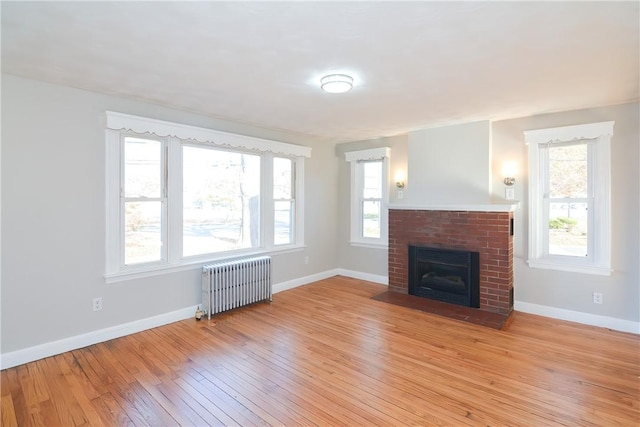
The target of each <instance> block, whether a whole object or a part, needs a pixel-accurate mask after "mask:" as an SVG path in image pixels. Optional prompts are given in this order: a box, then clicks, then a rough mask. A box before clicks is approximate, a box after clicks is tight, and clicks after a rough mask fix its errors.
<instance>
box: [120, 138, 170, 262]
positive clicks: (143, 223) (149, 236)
mask: <svg viewBox="0 0 640 427" xmlns="http://www.w3.org/2000/svg"><path fill="white" fill-rule="evenodd" d="M122 144H123V166H122V190H121V191H122V195H121V215H122V217H123V224H124V227H122V233H123V237H122V239H123V242H124V251H123V254H122V256H123V260H122V264H123V265H136V264H144V263H152V262H161V261H163V260H166V248H165V244H164V241H165V236H166V220H165V218H166V215H165V209H166V197H165V195H166V182H165V178H164V177H165V174H164V171H165V170H166V169H165V162H166V158H165V149H164V141H161V140H152V139H143V138H134V137H130V136H126V137H124V138H123V142H122Z"/></svg>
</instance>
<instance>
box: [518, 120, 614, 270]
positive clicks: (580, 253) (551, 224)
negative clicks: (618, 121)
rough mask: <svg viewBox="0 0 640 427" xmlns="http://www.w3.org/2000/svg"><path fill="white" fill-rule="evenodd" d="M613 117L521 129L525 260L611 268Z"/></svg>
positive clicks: (540, 264) (559, 265)
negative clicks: (525, 150)
mask: <svg viewBox="0 0 640 427" xmlns="http://www.w3.org/2000/svg"><path fill="white" fill-rule="evenodd" d="M613 124H614V123H613V122H605V123H592V124H586V125H578V126H566V127H561V128H552V129H540V130H533V131H527V132H525V141H526V143H527V144H528V145H529V194H530V200H529V260H528V263H529V266H530V267H534V268H550V269H557V270H565V271H576V272H582V273H590V274H601V275H608V274H610V273H611V254H610V252H611V246H610V245H611V243H610V242H611V237H610V234H611V233H610V229H611V227H610V139H611V136H612V135H613Z"/></svg>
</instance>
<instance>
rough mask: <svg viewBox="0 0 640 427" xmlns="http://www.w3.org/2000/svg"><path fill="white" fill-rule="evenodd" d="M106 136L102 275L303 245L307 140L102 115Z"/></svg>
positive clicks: (119, 276)
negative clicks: (267, 137)
mask: <svg viewBox="0 0 640 427" xmlns="http://www.w3.org/2000/svg"><path fill="white" fill-rule="evenodd" d="M106 136H107V137H106V144H107V146H106V148H107V150H106V152H107V167H106V175H107V183H106V190H107V215H106V217H107V218H106V220H107V221H106V222H107V223H106V241H107V250H106V253H107V256H106V278H107V281H109V282H111V281H119V280H125V279H127V278H132V277H145V276H149V275H153V274H158V273H159V272H166V271H167V270H175V269H186V268H193V267H194V266H199V265H201V264H203V263H206V262H211V261H213V260H216V259H222V258H228V257H232V256H240V255H244V254H255V253H264V252H273V251H275V250H280V251H282V250H296V249H298V248H301V247H302V246H303V244H304V236H303V233H302V231H303V229H304V228H303V227H304V226H303V219H304V216H303V212H302V203H301V201H302V199H303V193H302V189H303V188H304V185H303V176H304V159H305V158H306V157H309V156H310V152H311V150H310V149H309V148H308V147H302V146H297V145H292V144H285V143H281V142H276V141H269V140H264V139H259V138H251V137H246V136H241V135H234V134H228V133H224V132H218V131H214V130H210V129H203V128H196V127H191V126H184V125H180V124H175V123H169V122H163V121H158V120H152V119H146V118H142V117H136V116H129V115H125V114H120V113H111V112H108V113H107V135H106ZM275 153H277V154H275Z"/></svg>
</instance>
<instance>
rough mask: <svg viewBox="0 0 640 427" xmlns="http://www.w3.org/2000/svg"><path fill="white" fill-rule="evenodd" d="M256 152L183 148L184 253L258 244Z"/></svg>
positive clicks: (257, 173) (258, 206) (258, 210)
mask: <svg viewBox="0 0 640 427" xmlns="http://www.w3.org/2000/svg"><path fill="white" fill-rule="evenodd" d="M260 160H261V159H260V156H258V155H255V154H244V153H238V152H232V151H225V150H217V149H212V148H210V147H197V146H190V145H183V146H182V201H183V202H182V255H183V256H185V257H188V256H193V255H203V254H212V253H219V252H225V251H232V250H235V249H245V248H256V247H260Z"/></svg>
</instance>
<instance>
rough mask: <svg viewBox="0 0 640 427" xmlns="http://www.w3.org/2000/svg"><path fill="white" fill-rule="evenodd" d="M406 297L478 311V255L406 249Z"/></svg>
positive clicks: (453, 251)
mask: <svg viewBox="0 0 640 427" xmlns="http://www.w3.org/2000/svg"><path fill="white" fill-rule="evenodd" d="M408 291H409V295H416V296H419V297H423V298H429V299H434V300H438V301H443V302H448V303H452V304H457V305H462V306H466V307H476V308H478V307H480V264H479V254H478V252H472V251H459V250H448V249H440V248H428V247H418V246H409V289H408Z"/></svg>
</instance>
